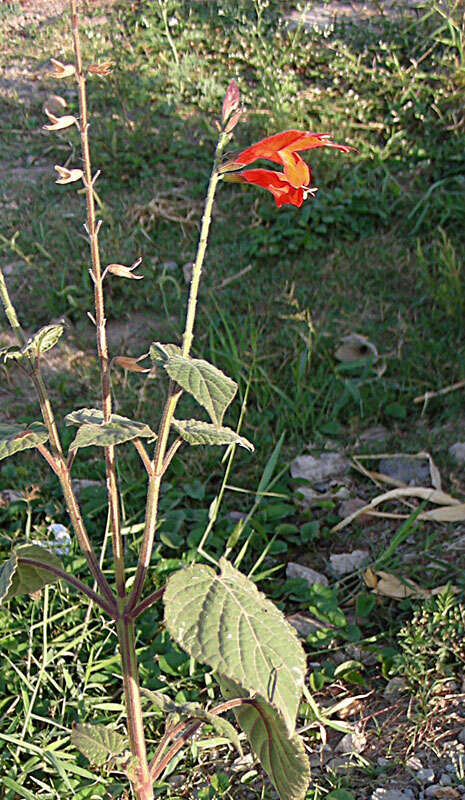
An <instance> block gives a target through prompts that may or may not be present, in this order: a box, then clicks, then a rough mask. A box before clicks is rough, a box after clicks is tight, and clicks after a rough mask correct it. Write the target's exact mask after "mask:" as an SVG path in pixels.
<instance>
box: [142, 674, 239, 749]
mask: <svg viewBox="0 0 465 800" xmlns="http://www.w3.org/2000/svg"><path fill="white" fill-rule="evenodd" d="M141 692H142V694H143V695H144V696H145V697H147V698H148V699H149V700H150V701H151V702H152V703H153V705H155V706H156V707H157V708H159V709H160V710H161V711H163V712H164V713H165V714H176V715H177V716H179V717H181V719H186V718H187V719H198V720H200V721H201V722H204V723H205V724H206V725H211V727H212V728H213V730H214V731H215V733H217V734H218V735H219V736H223V737H224V738H225V739H228V740H229V741H230V742H231V743H232V744H233V745H234V747H235V748H236V750H238V752H239V754H240V755H242V747H241V743H240V740H239V736H238V733H237V731H236V729H235V728H234V727H233V726H232V725H231V723H230V722H228V720H227V719H223V718H222V717H220V716H217V715H216V714H212V713H211V712H210V711H206V710H205V709H204V708H202V706H201V705H199V704H198V703H175V702H174V701H173V700H171V698H169V697H167V695H166V694H162V692H152V691H149V690H148V689H141Z"/></svg>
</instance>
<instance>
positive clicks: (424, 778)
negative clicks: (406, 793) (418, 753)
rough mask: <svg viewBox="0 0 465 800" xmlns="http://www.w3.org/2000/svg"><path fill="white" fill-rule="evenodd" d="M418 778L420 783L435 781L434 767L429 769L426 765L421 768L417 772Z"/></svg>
mask: <svg viewBox="0 0 465 800" xmlns="http://www.w3.org/2000/svg"><path fill="white" fill-rule="evenodd" d="M417 779H418V780H419V781H420V783H433V781H434V769H427V768H426V767H424V768H423V769H419V770H418V772H417Z"/></svg>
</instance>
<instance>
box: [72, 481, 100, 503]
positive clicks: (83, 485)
mask: <svg viewBox="0 0 465 800" xmlns="http://www.w3.org/2000/svg"><path fill="white" fill-rule="evenodd" d="M72 485H73V489H74V492H75V494H76V497H77V499H78V500H79V498H80V496H81V493H82V492H83V491H84V490H85V489H97V488H100V487H102V486H104V484H103V483H102V482H101V481H91V480H89V479H88V478H73V479H72Z"/></svg>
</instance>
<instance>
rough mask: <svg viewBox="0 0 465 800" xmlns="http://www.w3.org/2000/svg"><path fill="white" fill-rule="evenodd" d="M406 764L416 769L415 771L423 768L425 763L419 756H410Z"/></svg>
mask: <svg viewBox="0 0 465 800" xmlns="http://www.w3.org/2000/svg"><path fill="white" fill-rule="evenodd" d="M405 766H406V767H408V768H409V769H414V770H415V771H416V770H418V769H422V768H423V764H422V763H421V761H420V759H419V758H418V756H410V758H408V759H407V761H406V763H405Z"/></svg>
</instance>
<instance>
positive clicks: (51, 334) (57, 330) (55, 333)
mask: <svg viewBox="0 0 465 800" xmlns="http://www.w3.org/2000/svg"><path fill="white" fill-rule="evenodd" d="M64 329H65V326H64V325H63V323H57V324H54V325H44V327H43V328H39V330H38V331H36V333H34V334H33V335H32V336H31V337H30V339H28V340H27V342H26V344H25V345H24V347H22V348H21V352H22V353H23V354H24V355H33V354H37V353H45V352H46V351H47V350H50V349H51V348H52V347H55V345H56V343H57V342H58V340H59V338H60V337H61V335H62V333H63V331H64Z"/></svg>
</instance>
